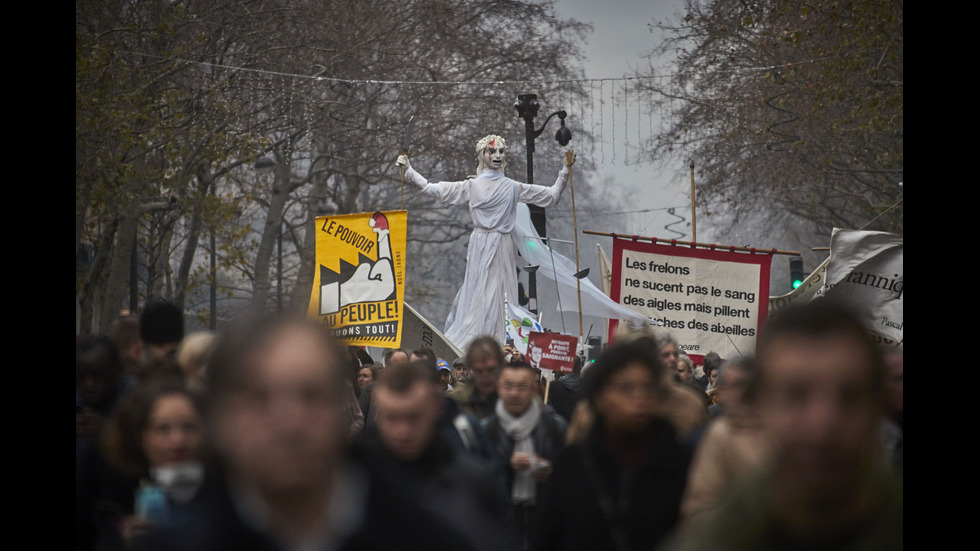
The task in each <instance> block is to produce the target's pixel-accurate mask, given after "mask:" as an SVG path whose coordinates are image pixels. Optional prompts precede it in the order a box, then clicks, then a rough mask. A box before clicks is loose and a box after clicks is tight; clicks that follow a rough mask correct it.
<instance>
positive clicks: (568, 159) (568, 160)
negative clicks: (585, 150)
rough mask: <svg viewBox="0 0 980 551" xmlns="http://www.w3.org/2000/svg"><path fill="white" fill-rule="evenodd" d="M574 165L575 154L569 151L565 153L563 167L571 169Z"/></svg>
mask: <svg viewBox="0 0 980 551" xmlns="http://www.w3.org/2000/svg"><path fill="white" fill-rule="evenodd" d="M573 164H575V152H574V151H572V150H571V149H569V150H567V151H565V166H567V167H571V166H572V165H573Z"/></svg>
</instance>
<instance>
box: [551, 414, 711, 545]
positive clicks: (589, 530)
mask: <svg viewBox="0 0 980 551" xmlns="http://www.w3.org/2000/svg"><path fill="white" fill-rule="evenodd" d="M638 442H642V443H643V444H644V445H645V446H647V448H646V450H647V451H646V456H645V460H644V461H643V462H642V464H640V466H639V467H638V468H635V469H626V468H624V467H623V466H622V465H621V464H620V463H619V462H617V460H616V459H615V458H614V456H613V454H612V453H611V452H610V451H609V450H608V449H607V445H606V444H605V443H604V430H603V427H602V423H601V421H597V423H596V425H595V426H594V427H593V429H592V432H591V433H590V434H589V436H588V438H587V439H586V440H585V441H584V442H582V443H581V444H578V445H575V446H570V447H568V448H565V450H564V451H562V453H561V454H560V455H559V457H558V460H557V461H556V462H555V465H554V472H553V473H552V475H551V482H550V483H549V485H548V487H547V488H546V489H545V491H544V492H543V495H542V496H541V497H540V499H539V501H538V506H537V507H536V510H537V523H538V524H537V530H536V537H535V546H534V549H536V550H537V551H550V550H563V551H575V550H582V551H592V550H596V549H602V550H610V551H630V550H631V551H641V550H643V551H646V550H650V549H654V548H655V546H656V545H657V544H658V543H659V542H660V541H661V540H662V539H663V538H664V537H665V536H667V535H668V534H670V533H671V532H672V531H673V530H674V528H675V526H676V524H677V520H678V517H679V514H680V502H681V497H682V495H683V493H684V488H685V485H686V481H687V470H688V466H689V465H690V461H691V452H690V449H689V448H688V447H687V446H684V445H683V444H681V443H680V442H678V440H677V436H676V433H675V432H674V429H673V427H672V426H671V425H670V423H668V422H667V421H665V420H659V419H658V420H656V421H654V422H653V423H652V424H651V426H650V427H648V430H647V431H645V432H644V433H642V434H641V435H637V438H636V439H635V442H634V443H638Z"/></svg>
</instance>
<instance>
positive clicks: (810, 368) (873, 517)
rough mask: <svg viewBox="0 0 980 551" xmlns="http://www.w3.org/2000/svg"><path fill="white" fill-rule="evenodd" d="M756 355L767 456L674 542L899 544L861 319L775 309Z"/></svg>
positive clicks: (897, 496) (713, 545)
mask: <svg viewBox="0 0 980 551" xmlns="http://www.w3.org/2000/svg"><path fill="white" fill-rule="evenodd" d="M757 359H758V362H759V373H758V377H757V378H756V381H755V387H754V388H750V390H749V392H750V397H752V398H753V399H754V403H755V407H756V411H757V412H758V415H759V418H760V421H761V423H762V425H763V427H764V430H766V431H768V434H769V436H770V438H771V439H772V444H773V446H774V449H773V457H772V460H771V461H770V462H768V464H767V466H766V468H764V469H761V470H760V472H759V473H758V474H757V475H755V476H750V477H749V478H748V479H747V480H745V484H744V485H743V486H741V487H738V488H736V489H735V490H734V491H733V492H732V493H731V494H730V495H729V496H728V498H727V501H723V504H722V505H721V506H720V508H719V510H718V511H716V512H715V513H714V514H712V515H710V516H708V517H705V518H704V521H703V523H702V522H698V523H696V524H693V525H692V526H691V528H692V529H690V530H688V531H687V533H686V534H685V535H684V536H683V537H682V538H681V539H680V540H679V541H678V542H677V545H676V546H675V547H670V549H711V550H724V549H759V550H767V549H773V550H776V549H778V550H794V549H807V550H823V549H826V550H837V549H902V545H903V535H902V534H903V531H902V520H903V505H902V488H901V482H900V480H899V479H898V478H896V477H895V476H893V473H892V472H891V471H890V470H889V469H888V468H887V461H882V460H881V459H882V458H883V454H882V453H881V448H880V441H879V440H878V438H877V435H876V427H877V422H878V419H879V416H880V414H881V411H882V405H883V398H884V386H883V385H884V368H883V365H882V362H881V358H880V356H879V354H878V352H877V351H876V349H875V347H874V345H873V344H872V343H871V341H870V339H869V338H868V336H867V334H866V333H865V331H864V329H863V328H862V327H861V325H860V324H859V323H858V322H857V321H856V320H855V319H854V318H853V317H851V316H850V315H849V314H848V313H847V312H845V311H844V310H841V309H839V308H837V307H835V306H833V305H832V304H828V303H826V302H817V303H812V304H810V305H807V306H805V307H802V308H794V309H789V310H784V311H780V312H779V313H777V314H775V315H773V316H772V318H770V320H769V322H768V324H767V325H766V327H765V328H764V329H763V332H762V334H761V335H760V338H759V342H758V343H757Z"/></svg>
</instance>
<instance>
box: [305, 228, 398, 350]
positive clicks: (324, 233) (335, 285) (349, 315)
mask: <svg viewBox="0 0 980 551" xmlns="http://www.w3.org/2000/svg"><path fill="white" fill-rule="evenodd" d="M407 226H408V214H407V212H406V211H403V210H399V211H388V212H375V213H360V214H343V215H337V216H321V217H318V218H317V219H316V265H315V268H314V269H315V274H314V276H313V292H312V293H311V295H310V306H309V309H308V313H309V315H310V316H311V317H316V318H320V319H321V320H322V321H323V324H324V325H326V326H328V327H329V328H330V329H331V331H332V332H333V335H334V337H335V338H336V339H337V340H338V341H340V342H341V343H343V344H346V345H350V346H376V347H381V348H397V347H398V346H399V345H400V344H401V338H402V326H403V320H404V319H405V316H404V304H405V241H406V228H407Z"/></svg>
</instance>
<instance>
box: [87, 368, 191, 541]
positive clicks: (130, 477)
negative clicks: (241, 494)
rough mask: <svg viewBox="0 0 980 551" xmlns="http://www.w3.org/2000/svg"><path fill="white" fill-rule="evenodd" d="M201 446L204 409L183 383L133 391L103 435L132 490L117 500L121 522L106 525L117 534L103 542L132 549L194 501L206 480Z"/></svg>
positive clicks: (157, 383)
mask: <svg viewBox="0 0 980 551" xmlns="http://www.w3.org/2000/svg"><path fill="white" fill-rule="evenodd" d="M202 442H203V424H202V417H201V404H200V402H199V399H198V397H197V395H196V394H194V393H193V392H192V391H191V390H190V389H189V388H188V387H187V383H186V382H185V381H184V379H183V377H160V378H157V379H153V380H150V381H148V382H147V383H145V384H143V385H141V386H139V387H136V388H135V389H133V391H132V392H130V393H129V394H128V395H127V396H126V397H125V398H124V400H123V402H122V403H120V405H119V409H118V410H117V411H116V415H115V416H114V417H113V419H112V422H111V424H110V426H109V427H108V429H107V431H106V434H105V435H104V440H103V448H104V450H105V456H106V459H107V460H108V462H109V465H110V466H111V467H113V468H114V469H115V470H116V471H117V472H118V473H119V474H120V475H122V476H123V477H124V479H125V480H127V481H129V484H131V486H130V489H129V492H128V495H125V494H120V496H119V498H118V501H117V503H116V506H117V507H118V508H117V510H116V511H115V515H116V518H115V519H107V520H110V521H111V522H110V525H112V526H114V527H115V528H116V529H117V530H118V532H117V533H115V534H103V537H106V538H108V539H109V540H112V539H115V538H119V539H120V540H121V541H122V542H125V543H128V542H129V541H131V540H132V539H133V538H134V537H135V536H137V535H139V534H140V533H143V532H146V531H147V530H149V529H152V528H153V527H154V526H156V525H159V524H161V523H165V522H167V521H168V520H169V517H170V515H171V514H172V513H173V510H174V508H175V507H180V506H181V505H182V504H184V503H187V502H188V501H190V499H191V498H193V497H194V495H195V493H196V492H197V489H198V487H199V486H200V483H201V480H202V477H203V468H202V465H201V463H200V460H201V455H202ZM107 529H109V530H111V529H112V527H107Z"/></svg>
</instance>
